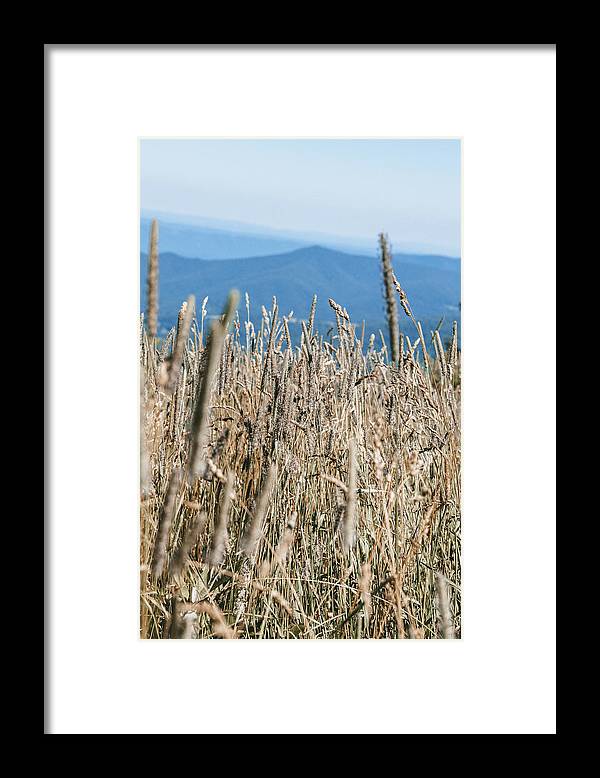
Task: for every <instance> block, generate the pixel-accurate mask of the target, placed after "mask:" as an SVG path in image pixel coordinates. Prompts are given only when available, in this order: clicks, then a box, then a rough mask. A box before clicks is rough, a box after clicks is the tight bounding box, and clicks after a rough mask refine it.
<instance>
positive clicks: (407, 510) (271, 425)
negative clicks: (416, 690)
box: [140, 227, 461, 639]
mask: <svg viewBox="0 0 600 778" xmlns="http://www.w3.org/2000/svg"><path fill="white" fill-rule="evenodd" d="M380 249H381V260H382V273H383V279H384V290H385V304H386V310H387V315H388V322H389V333H388V342H389V344H390V352H391V353H389V352H388V349H387V347H386V344H385V342H384V341H383V340H382V338H381V336H380V335H379V334H377V336H374V335H371V334H370V333H364V332H363V331H362V329H361V328H360V327H359V326H355V324H354V323H353V322H352V312H351V311H346V310H345V308H344V307H343V300H337V301H334V300H329V301H327V300H323V301H322V300H319V301H317V300H316V299H313V301H312V305H311V301H310V300H308V301H307V312H308V315H307V318H306V321H305V322H304V323H303V325H302V338H301V341H300V343H298V344H293V343H292V341H291V338H290V334H289V329H288V323H287V320H286V317H285V315H282V312H280V311H279V309H278V305H277V301H276V300H275V299H274V300H273V301H272V305H271V307H270V310H266V309H264V308H263V309H262V320H261V325H260V328H255V327H254V325H253V323H252V316H251V310H250V305H251V301H250V300H248V299H247V298H246V299H240V298H239V296H238V295H237V293H235V292H232V293H231V294H230V296H229V299H228V300H227V302H226V305H225V309H224V311H223V315H222V316H221V318H220V319H218V320H213V321H212V322H209V321H208V320H207V318H206V316H205V307H204V306H203V305H200V306H198V308H197V309H196V304H195V300H194V298H193V297H190V298H189V299H188V300H187V301H185V302H184V303H183V304H182V309H181V312H180V315H179V321H178V325H177V327H175V328H174V329H173V330H172V331H171V332H170V333H169V334H168V336H167V337H165V338H164V339H162V340H159V339H158V338H156V327H157V311H158V272H159V260H158V230H157V227H155V228H154V230H153V238H152V241H151V250H150V256H149V264H150V266H149V273H148V287H149V288H148V304H147V312H146V315H145V316H143V317H142V323H141V328H140V360H141V402H140V409H141V467H140V477H141V478H140V480H141V485H140V493H141V512H140V522H141V523H140V542H141V565H140V596H141V623H140V629H141V632H140V634H141V637H142V638H211V637H218V638H287V639H298V638H309V639H310V638H328V639H331V638H424V639H429V638H458V637H460V631H461V620H460V518H461V517H460V505H461V503H460V493H461V478H460V353H459V349H458V342H457V331H456V326H455V328H454V337H453V339H452V342H451V343H447V344H443V343H442V341H441V339H440V337H439V333H437V332H435V333H427V336H426V335H425V333H424V332H423V330H422V328H421V326H420V324H419V322H418V321H415V320H414V319H413V317H412V312H411V309H410V301H409V300H408V299H407V298H406V295H405V294H404V292H403V290H402V287H401V278H400V279H396V277H395V276H394V273H393V271H392V269H391V263H390V261H389V249H388V246H387V242H386V239H385V237H384V236H381V237H380ZM371 292H372V294H379V290H377V289H374V290H371ZM367 293H369V290H365V294H367ZM317 304H319V305H330V306H331V308H332V309H333V312H334V315H335V318H336V321H337V328H336V331H335V332H333V333H331V334H329V335H328V336H325V335H324V334H323V333H318V332H315V331H313V327H314V316H315V306H316V305H317ZM309 306H310V312H309ZM398 316H402V320H403V322H404V321H405V322H406V327H404V326H403V327H402V330H403V331H404V332H409V331H410V334H408V335H407V334H404V335H401V334H400V328H399V323H398ZM209 324H210V326H209ZM424 343H425V344H427V346H430V345H431V353H429V351H428V350H427V348H426V349H424V348H423V344H424Z"/></svg>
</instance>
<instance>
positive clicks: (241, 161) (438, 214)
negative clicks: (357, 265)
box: [140, 139, 461, 257]
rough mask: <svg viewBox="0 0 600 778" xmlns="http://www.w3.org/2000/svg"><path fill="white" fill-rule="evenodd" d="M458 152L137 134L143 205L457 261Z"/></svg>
mask: <svg viewBox="0 0 600 778" xmlns="http://www.w3.org/2000/svg"><path fill="white" fill-rule="evenodd" d="M460 157H461V143H460V140H450V139H449V140H429V139H423V140H402V139H399V140H383V139H382V140H348V139H345V140H311V139H306V140H302V139H298V140H286V139H281V140H237V139H235V140H234V139H231V140H229V139H227V140H204V139H194V140H189V139H142V140H141V141H140V159H141V191H140V195H141V209H142V212H143V213H144V212H145V213H147V214H149V213H151V212H154V213H161V214H163V215H165V214H168V215H170V216H172V217H175V218H179V219H182V220H187V221H189V222H190V223H193V222H192V221H190V220H198V221H200V222H202V221H204V222H205V223H210V222H213V223H214V224H215V225H218V224H219V222H220V223H221V224H222V225H223V226H221V227H218V226H217V227H216V228H217V229H227V228H228V226H229V223H232V224H233V225H234V226H235V227H236V228H238V229H241V230H243V229H249V230H252V229H266V230H270V231H274V232H277V233H281V234H282V235H283V234H287V235H290V236H293V235H296V236H297V237H298V239H307V237H310V236H314V237H315V238H319V237H322V238H323V239H326V238H332V237H334V236H335V237H338V238H340V239H343V240H347V241H348V242H356V243H363V244H365V245H367V244H369V245H370V244H371V243H373V242H374V238H375V236H376V235H377V234H378V233H379V232H381V231H382V230H383V231H385V232H387V233H388V235H389V237H390V240H391V242H392V244H393V246H394V247H395V248H396V249H397V250H399V251H403V250H412V251H417V252H419V251H421V252H435V253H441V254H446V255H449V256H455V257H458V256H460V227H461V217H460V201H461V193H460V168H461V159H460ZM231 228H233V227H231Z"/></svg>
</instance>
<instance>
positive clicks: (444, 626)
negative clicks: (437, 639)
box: [435, 573, 455, 640]
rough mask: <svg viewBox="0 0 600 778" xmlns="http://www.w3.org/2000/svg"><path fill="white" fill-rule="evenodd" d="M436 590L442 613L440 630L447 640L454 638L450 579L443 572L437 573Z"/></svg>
mask: <svg viewBox="0 0 600 778" xmlns="http://www.w3.org/2000/svg"><path fill="white" fill-rule="evenodd" d="M435 591H436V594H437V606H438V610H439V614H440V631H441V633H442V636H443V637H444V638H445V639H446V640H453V639H454V637H455V635H454V623H453V621H452V614H451V613H450V598H449V597H448V580H447V579H446V576H445V575H442V573H436V574H435Z"/></svg>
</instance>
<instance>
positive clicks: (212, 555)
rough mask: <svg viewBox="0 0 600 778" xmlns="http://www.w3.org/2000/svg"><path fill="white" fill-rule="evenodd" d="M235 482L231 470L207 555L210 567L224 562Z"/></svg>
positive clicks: (223, 487)
mask: <svg viewBox="0 0 600 778" xmlns="http://www.w3.org/2000/svg"><path fill="white" fill-rule="evenodd" d="M233 484H234V475H233V473H232V472H229V473H227V481H226V483H224V484H223V486H222V491H221V506H220V508H219V516H218V520H217V524H216V526H215V530H214V534H213V539H212V544H211V547H210V550H209V552H208V556H207V557H206V563H207V564H208V565H209V567H219V566H220V565H221V564H223V559H224V557H225V551H226V550H227V542H228V537H229V536H228V532H227V524H228V522H229V511H230V509H231V501H232V499H233Z"/></svg>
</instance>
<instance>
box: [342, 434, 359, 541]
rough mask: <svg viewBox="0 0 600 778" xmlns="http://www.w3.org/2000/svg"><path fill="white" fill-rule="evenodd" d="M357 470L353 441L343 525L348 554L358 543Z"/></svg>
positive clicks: (349, 460)
mask: <svg viewBox="0 0 600 778" xmlns="http://www.w3.org/2000/svg"><path fill="white" fill-rule="evenodd" d="M356 470H357V465H356V441H355V440H354V439H351V440H350V441H349V443H348V486H347V489H346V505H345V510H344V521H343V525H342V529H343V544H344V551H345V552H346V553H347V554H348V553H350V550H351V549H352V548H353V546H354V543H355V542H356Z"/></svg>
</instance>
